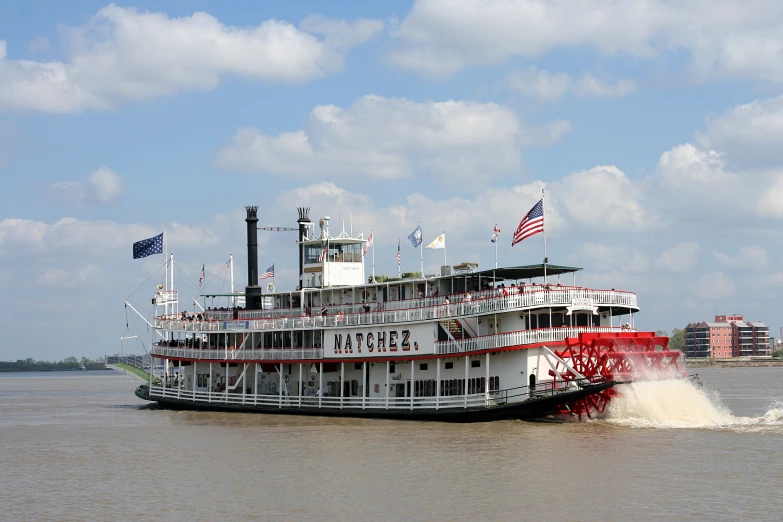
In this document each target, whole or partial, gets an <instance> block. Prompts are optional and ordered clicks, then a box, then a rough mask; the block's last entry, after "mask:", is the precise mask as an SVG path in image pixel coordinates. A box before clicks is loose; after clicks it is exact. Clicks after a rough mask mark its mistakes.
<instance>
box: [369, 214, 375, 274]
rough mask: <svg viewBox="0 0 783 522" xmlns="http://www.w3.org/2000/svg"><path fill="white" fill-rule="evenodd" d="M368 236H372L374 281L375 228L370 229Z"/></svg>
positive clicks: (373, 271) (373, 272)
mask: <svg viewBox="0 0 783 522" xmlns="http://www.w3.org/2000/svg"><path fill="white" fill-rule="evenodd" d="M370 237H371V238H372V245H370V246H371V247H372V282H373V283H375V230H374V229H372V228H371V229H370Z"/></svg>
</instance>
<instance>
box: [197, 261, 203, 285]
mask: <svg viewBox="0 0 783 522" xmlns="http://www.w3.org/2000/svg"><path fill="white" fill-rule="evenodd" d="M203 284H204V265H201V274H199V276H198V286H201V285H203Z"/></svg>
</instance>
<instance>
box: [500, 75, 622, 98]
mask: <svg viewBox="0 0 783 522" xmlns="http://www.w3.org/2000/svg"><path fill="white" fill-rule="evenodd" d="M506 81H507V84H508V86H509V88H511V89H512V90H514V91H517V92H519V93H520V94H522V95H523V96H525V97H528V98H534V99H537V100H541V101H548V102H554V101H557V100H559V99H561V98H562V97H563V96H565V95H566V94H567V93H568V92H569V91H571V92H573V93H574V94H576V95H577V96H597V97H599V98H610V97H617V96H624V95H626V94H629V93H631V92H633V91H634V90H635V88H636V84H635V83H634V82H633V81H632V80H618V81H616V82H614V83H612V82H607V81H605V80H601V79H600V78H596V77H595V76H593V75H592V74H589V73H585V74H583V75H582V77H581V78H579V79H578V80H574V79H573V78H571V76H569V75H568V74H566V73H554V74H553V73H550V72H549V71H547V70H539V69H537V68H535V67H530V68H528V69H525V70H522V71H514V72H512V73H510V74H509V76H508V78H507V80H506Z"/></svg>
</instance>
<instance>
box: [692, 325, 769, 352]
mask: <svg viewBox="0 0 783 522" xmlns="http://www.w3.org/2000/svg"><path fill="white" fill-rule="evenodd" d="M685 347H686V356H688V357H700V358H710V359H724V358H728V357H749V356H769V355H771V354H772V349H771V346H770V341H769V326H767V325H765V324H764V323H762V322H760V321H745V317H744V316H743V315H740V314H735V315H716V316H715V320H714V321H709V322H708V321H702V322H698V323H690V324H688V326H686V327H685Z"/></svg>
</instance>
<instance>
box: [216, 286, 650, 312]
mask: <svg viewBox="0 0 783 522" xmlns="http://www.w3.org/2000/svg"><path fill="white" fill-rule="evenodd" d="M506 291H507V292H508V293H509V296H508V297H510V298H514V297H517V296H521V299H520V301H519V302H520V306H522V307H527V306H530V307H532V306H536V307H537V306H547V305H570V304H571V303H572V302H573V301H574V300H585V299H587V300H592V302H593V304H595V305H597V306H611V305H617V306H624V307H630V308H638V305H637V298H636V294H634V293H633V292H625V291H622V290H591V289H587V288H575V287H557V286H555V287H553V288H550V289H549V290H545V289H543V288H542V287H541V286H538V285H534V286H528V287H507V288H506ZM498 294H499V292H498V289H492V290H483V291H481V292H470V295H471V300H472V301H481V300H496V299H502V298H503V297H504V296H501V295H498ZM465 295H466V294H464V293H462V294H452V295H444V296H436V297H423V298H418V299H404V300H402V301H386V302H385V303H382V305H383V310H384V311H392V310H410V309H417V308H433V307H440V306H443V305H444V304H445V301H446V299H449V301H450V302H451V303H455V302H461V301H462V300H463V299H464V297H465ZM367 304H369V305H370V307H371V308H373V310H372V311H378V310H377V307H378V305H379V303H377V302H375V301H368V302H367ZM363 306H364V305H363V303H356V304H343V305H326V307H327V308H328V310H329V313H330V314H332V315H333V314H337V313H338V312H343V313H344V314H357V313H363V312H364V310H363ZM298 311H299V309H298V308H275V309H272V310H239V315H240V317H241V318H243V319H265V318H266V319H276V318H281V317H294V316H295V315H297V312H298ZM316 312H317V310H315V309H313V313H316ZM233 314H234V312H233V310H208V311H207V312H206V313H205V315H206V316H207V317H209V318H210V319H213V320H218V321H231V320H232V318H233Z"/></svg>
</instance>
